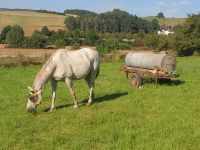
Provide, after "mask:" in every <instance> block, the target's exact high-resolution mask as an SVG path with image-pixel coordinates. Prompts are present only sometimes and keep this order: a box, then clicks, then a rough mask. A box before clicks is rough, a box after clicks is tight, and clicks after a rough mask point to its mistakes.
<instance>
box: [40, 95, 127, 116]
mask: <svg viewBox="0 0 200 150" xmlns="http://www.w3.org/2000/svg"><path fill="white" fill-rule="evenodd" d="M126 95H128V92H116V93H111V94H105V95H103V96H100V97H96V98H94V101H93V103H101V102H105V101H113V100H116V99H117V98H120V97H123V96H126ZM87 101H88V99H84V100H82V101H80V102H79V103H78V104H79V107H82V106H85V104H86V103H87ZM73 105H74V104H72V103H71V104H66V105H59V106H57V107H56V108H55V109H56V110H58V109H63V108H66V107H69V106H73ZM49 110H50V107H49V108H46V109H44V110H43V112H49Z"/></svg>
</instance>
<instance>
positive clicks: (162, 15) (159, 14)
mask: <svg viewBox="0 0 200 150" xmlns="http://www.w3.org/2000/svg"><path fill="white" fill-rule="evenodd" d="M156 17H158V18H165V16H164V13H163V12H159V13H158V15H157V16H156Z"/></svg>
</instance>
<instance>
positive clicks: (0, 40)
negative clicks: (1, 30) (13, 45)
mask: <svg viewBox="0 0 200 150" xmlns="http://www.w3.org/2000/svg"><path fill="white" fill-rule="evenodd" d="M1 43H2V35H1V34H0V44H1Z"/></svg>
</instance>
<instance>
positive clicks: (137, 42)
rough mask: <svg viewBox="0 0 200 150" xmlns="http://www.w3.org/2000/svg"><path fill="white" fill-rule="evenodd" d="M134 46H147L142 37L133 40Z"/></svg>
mask: <svg viewBox="0 0 200 150" xmlns="http://www.w3.org/2000/svg"><path fill="white" fill-rule="evenodd" d="M133 46H134V47H143V46H145V41H144V40H143V39H141V38H139V39H135V40H134V41H133Z"/></svg>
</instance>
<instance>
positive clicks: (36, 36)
mask: <svg viewBox="0 0 200 150" xmlns="http://www.w3.org/2000/svg"><path fill="white" fill-rule="evenodd" d="M46 42H47V41H46V38H45V36H44V35H42V34H41V33H40V32H38V31H35V32H33V34H32V35H31V37H29V38H27V39H26V47H27V48H44V47H45V46H46Z"/></svg>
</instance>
